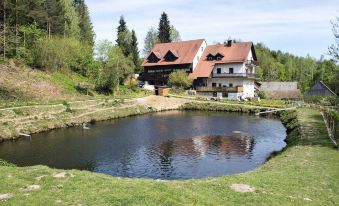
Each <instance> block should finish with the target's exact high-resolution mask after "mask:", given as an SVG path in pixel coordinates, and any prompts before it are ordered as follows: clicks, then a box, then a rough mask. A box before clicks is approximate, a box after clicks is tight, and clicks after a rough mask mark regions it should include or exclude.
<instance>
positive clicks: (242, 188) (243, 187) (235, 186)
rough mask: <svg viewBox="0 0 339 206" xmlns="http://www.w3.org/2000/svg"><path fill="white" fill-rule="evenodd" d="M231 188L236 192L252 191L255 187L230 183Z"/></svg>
mask: <svg viewBox="0 0 339 206" xmlns="http://www.w3.org/2000/svg"><path fill="white" fill-rule="evenodd" d="M231 189H232V190H234V191H236V192H254V191H255V188H253V187H251V186H249V185H246V184H232V185H231Z"/></svg>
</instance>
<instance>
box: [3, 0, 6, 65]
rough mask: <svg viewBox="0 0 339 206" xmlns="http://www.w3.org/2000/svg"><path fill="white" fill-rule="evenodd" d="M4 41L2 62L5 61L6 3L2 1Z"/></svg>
mask: <svg viewBox="0 0 339 206" xmlns="http://www.w3.org/2000/svg"><path fill="white" fill-rule="evenodd" d="M3 9H4V31H3V32H4V41H3V52H4V53H3V55H4V61H5V60H6V1H4V8H3Z"/></svg>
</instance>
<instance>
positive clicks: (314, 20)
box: [85, 0, 339, 58]
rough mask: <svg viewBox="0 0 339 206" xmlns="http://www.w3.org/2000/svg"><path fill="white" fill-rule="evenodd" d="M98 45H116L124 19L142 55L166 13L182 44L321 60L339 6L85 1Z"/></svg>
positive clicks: (266, 1) (249, 0) (302, 1)
mask: <svg viewBox="0 0 339 206" xmlns="http://www.w3.org/2000/svg"><path fill="white" fill-rule="evenodd" d="M85 1H86V3H87V5H88V8H89V11H90V16H91V20H92V23H93V26H94V31H95V33H96V42H99V41H100V40H103V39H108V40H110V41H112V42H115V39H116V28H117V27H118V21H119V18H120V16H121V15H123V16H124V18H125V20H126V22H127V26H128V28H129V29H134V30H135V32H136V34H137V38H138V42H139V49H140V50H142V48H143V45H144V38H145V36H146V33H147V31H148V30H149V28H151V27H154V28H157V27H158V23H159V19H160V15H161V13H162V12H166V13H167V14H168V16H169V20H170V23H171V24H172V25H174V27H175V28H176V29H177V30H178V31H179V32H180V35H181V39H182V40H192V39H201V38H204V39H206V41H207V43H208V44H213V43H216V42H223V41H225V40H226V39H229V38H232V39H241V40H242V41H252V42H254V43H258V42H261V43H264V44H265V45H266V46H268V47H269V48H270V49H274V50H278V49H279V50H281V51H284V52H289V53H292V54H295V55H299V56H306V55H308V54H309V55H310V56H312V57H315V58H320V57H321V55H325V56H326V54H327V48H328V46H329V45H330V44H332V43H334V37H333V33H332V25H331V23H330V21H331V20H334V19H335V17H336V16H339V0H321V1H319V0H255V1H253V0H236V1H235V0H214V1H211V0H170V1H169V0H167V1H164V0H100V1H98V0H85Z"/></svg>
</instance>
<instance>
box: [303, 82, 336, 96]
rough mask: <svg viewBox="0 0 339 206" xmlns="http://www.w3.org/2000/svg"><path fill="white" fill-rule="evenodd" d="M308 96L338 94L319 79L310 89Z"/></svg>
mask: <svg viewBox="0 0 339 206" xmlns="http://www.w3.org/2000/svg"><path fill="white" fill-rule="evenodd" d="M307 96H337V94H336V93H335V92H333V91H332V90H331V89H330V88H329V87H328V86H327V85H326V84H325V83H324V82H322V81H319V82H317V83H316V84H315V85H314V86H313V87H312V88H311V89H310V91H308V93H307Z"/></svg>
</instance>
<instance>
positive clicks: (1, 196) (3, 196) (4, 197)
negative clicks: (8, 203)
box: [0, 193, 13, 201]
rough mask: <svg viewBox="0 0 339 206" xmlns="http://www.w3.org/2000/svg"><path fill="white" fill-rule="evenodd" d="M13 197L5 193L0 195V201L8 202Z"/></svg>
mask: <svg viewBox="0 0 339 206" xmlns="http://www.w3.org/2000/svg"><path fill="white" fill-rule="evenodd" d="M12 197H13V195H12V194H9V193H5V194H0V201H2V200H8V199H10V198H12Z"/></svg>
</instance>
